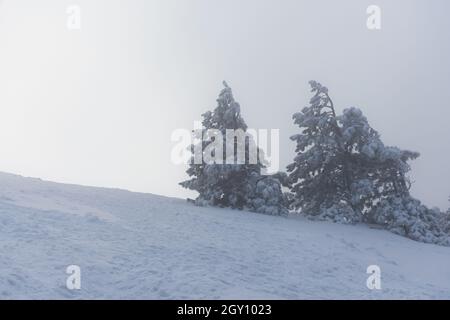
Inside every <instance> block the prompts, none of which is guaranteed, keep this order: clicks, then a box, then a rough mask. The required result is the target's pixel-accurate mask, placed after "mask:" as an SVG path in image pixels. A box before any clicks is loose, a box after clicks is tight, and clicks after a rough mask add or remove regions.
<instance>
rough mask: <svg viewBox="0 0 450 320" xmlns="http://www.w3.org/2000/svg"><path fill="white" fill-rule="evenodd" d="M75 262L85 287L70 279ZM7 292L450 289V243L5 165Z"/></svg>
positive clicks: (299, 295) (0, 282)
mask: <svg viewBox="0 0 450 320" xmlns="http://www.w3.org/2000/svg"><path fill="white" fill-rule="evenodd" d="M73 264H75V265H79V266H80V267H81V290H68V289H67V288H66V278H67V277H68V275H67V274H66V273H65V271H66V267H67V266H69V265H73ZM372 264H376V265H379V266H380V268H381V281H382V282H381V285H382V289H381V290H369V289H368V288H367V287H366V279H367V277H368V274H366V269H367V266H369V265H372ZM0 298H1V299H19V298H21V299H80V298H84V299H86V298H90V299H113V298H114V299H122V298H126V299H203V298H205V299H206V298H207V299H264V298H267V299H323V298H329V299H391V298H400V299H403V298H426V299H428V298H432V299H436V298H441V299H450V248H448V247H440V246H436V245H429V244H423V243H418V242H414V241H412V240H409V239H406V238H402V237H400V236H396V235H394V234H391V233H389V232H387V231H383V230H377V229H371V228H369V227H367V226H345V225H339V224H332V223H326V222H312V221H307V220H304V219H301V218H298V217H291V218H282V217H272V216H266V215H261V214H256V213H249V212H242V211H233V210H226V209H214V208H199V207H195V206H193V205H191V204H189V203H187V202H186V201H184V200H180V199H172V198H166V197H162V196H155V195H150V194H141V193H132V192H128V191H123V190H116V189H103V188H92V187H81V186H75V185H64V184H57V183H52V182H44V181H41V180H39V179H31V178H22V177H19V176H15V175H11V174H4V173H0Z"/></svg>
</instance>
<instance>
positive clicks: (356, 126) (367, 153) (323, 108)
mask: <svg viewBox="0 0 450 320" xmlns="http://www.w3.org/2000/svg"><path fill="white" fill-rule="evenodd" d="M310 85H311V88H312V92H313V93H314V96H313V97H312V98H311V100H310V106H308V107H305V108H304V109H303V110H302V111H301V112H300V113H296V114H294V116H293V118H294V122H295V123H296V124H297V125H299V127H300V128H301V129H302V131H301V133H300V134H297V135H294V136H292V137H291V139H292V140H294V141H296V142H297V147H296V153H297V156H296V157H295V159H294V163H292V164H290V165H289V166H288V172H289V178H290V180H291V183H292V185H293V186H292V192H293V193H294V202H293V207H294V209H296V210H300V211H301V212H302V213H305V214H307V215H310V216H316V217H318V218H321V219H329V220H333V221H339V222H348V223H352V222H357V221H361V220H363V219H365V218H366V216H365V214H366V213H367V212H368V211H369V210H370V209H371V208H372V207H373V205H374V203H376V202H377V201H379V200H380V199H381V198H383V197H387V196H390V195H392V194H395V195H401V194H405V195H407V194H409V180H408V178H407V175H406V174H407V172H408V171H409V169H410V167H409V165H408V161H409V160H411V159H414V158H416V157H417V156H418V153H415V152H411V151H404V150H400V149H398V148H395V147H386V146H385V145H384V144H383V142H382V141H381V139H380V135H379V134H378V132H377V131H375V130H374V129H373V128H372V127H371V126H370V125H369V123H368V121H367V118H366V117H364V115H363V114H362V112H361V110H359V109H357V108H353V107H352V108H348V109H345V110H344V111H343V113H342V115H337V114H336V110H335V108H334V104H333V101H332V100H331V98H330V96H329V94H328V89H327V88H326V87H324V86H322V85H321V84H320V83H318V82H315V81H311V82H310Z"/></svg>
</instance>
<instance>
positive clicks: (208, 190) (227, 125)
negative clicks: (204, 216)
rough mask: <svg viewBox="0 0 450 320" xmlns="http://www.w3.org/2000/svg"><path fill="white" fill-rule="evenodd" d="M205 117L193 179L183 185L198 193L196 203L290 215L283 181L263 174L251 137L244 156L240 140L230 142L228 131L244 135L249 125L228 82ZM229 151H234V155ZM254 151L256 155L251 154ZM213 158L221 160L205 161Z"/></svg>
mask: <svg viewBox="0 0 450 320" xmlns="http://www.w3.org/2000/svg"><path fill="white" fill-rule="evenodd" d="M202 117H203V121H202V125H203V129H202V130H201V134H200V137H199V138H200V139H201V141H200V142H198V144H197V145H195V144H194V145H192V146H191V148H192V153H193V157H192V159H191V164H190V166H189V168H188V170H187V174H188V175H189V176H190V177H191V179H190V180H187V181H184V182H181V183H180V184H181V185H182V186H183V187H185V188H188V189H191V190H195V191H197V192H198V193H199V195H198V197H197V199H196V200H195V203H196V204H197V205H211V206H219V207H230V208H234V209H247V210H251V211H255V212H261V213H266V214H273V215H284V214H287V209H286V207H285V197H284V195H283V193H282V189H281V184H280V182H279V181H278V180H277V179H276V177H271V176H263V175H262V174H261V170H262V169H263V168H264V159H263V154H262V152H260V150H259V149H258V148H257V147H256V146H255V142H254V141H253V139H252V137H251V136H250V135H247V136H246V138H245V143H244V145H245V146H244V154H242V149H240V148H239V146H238V138H235V137H232V139H227V130H230V129H232V130H238V131H240V132H241V133H244V134H245V133H246V131H247V125H246V123H245V121H244V119H243V118H242V116H241V113H240V105H239V103H237V102H236V101H235V100H234V97H233V94H232V91H231V88H230V87H229V86H228V85H227V84H226V83H225V82H224V89H223V90H222V91H221V92H220V94H219V97H218V99H217V107H216V108H215V109H214V110H213V111H208V112H206V113H204V114H203V115H202ZM219 136H220V138H219ZM227 149H228V150H230V149H231V150H232V152H231V155H230V154H229V152H227ZM195 150H200V153H201V157H202V159H201V163H198V162H197V163H196V161H194V160H195ZM255 150H256V156H255V155H254V154H253V153H254V152H253V153H251V152H252V151H255ZM216 153H219V154H216ZM216 155H217V157H216ZM220 155H222V156H221V157H220ZM252 157H253V158H252ZM210 158H216V160H217V159H219V161H216V162H214V163H212V162H210V161H207V160H205V159H210ZM239 159H241V160H244V161H239ZM251 159H254V160H255V161H250V160H251Z"/></svg>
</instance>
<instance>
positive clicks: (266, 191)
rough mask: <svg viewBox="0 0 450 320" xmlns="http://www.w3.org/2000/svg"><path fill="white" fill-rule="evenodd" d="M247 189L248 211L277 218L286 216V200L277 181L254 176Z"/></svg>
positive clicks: (268, 177)
mask: <svg viewBox="0 0 450 320" xmlns="http://www.w3.org/2000/svg"><path fill="white" fill-rule="evenodd" d="M248 187H249V188H248V195H249V196H248V199H247V209H248V210H250V211H254V212H258V213H264V214H270V215H277V216H279V215H282V216H287V215H288V213H289V211H288V209H287V208H286V206H287V199H286V197H285V195H284V194H283V192H282V189H281V184H280V182H279V181H278V180H277V179H275V178H273V177H271V176H262V177H261V176H258V175H255V177H254V179H253V181H252V182H251V183H250V184H249V186H248Z"/></svg>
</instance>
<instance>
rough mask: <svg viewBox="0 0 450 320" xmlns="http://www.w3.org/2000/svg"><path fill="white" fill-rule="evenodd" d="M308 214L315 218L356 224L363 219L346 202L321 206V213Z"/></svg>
mask: <svg viewBox="0 0 450 320" xmlns="http://www.w3.org/2000/svg"><path fill="white" fill-rule="evenodd" d="M308 216H310V217H311V218H312V219H315V220H316V219H317V220H324V221H332V222H337V223H342V224H355V223H357V222H359V221H360V220H361V218H360V214H359V213H358V212H356V211H355V210H353V209H352V208H351V207H350V206H349V205H347V204H346V203H344V202H340V203H337V204H334V205H332V206H331V207H326V206H321V207H320V210H319V214H317V215H311V214H308Z"/></svg>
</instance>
